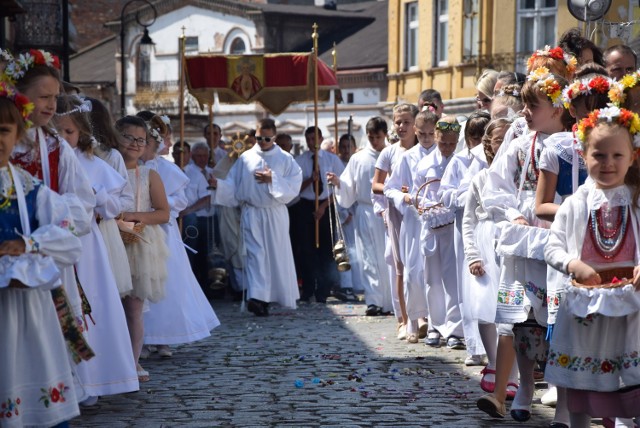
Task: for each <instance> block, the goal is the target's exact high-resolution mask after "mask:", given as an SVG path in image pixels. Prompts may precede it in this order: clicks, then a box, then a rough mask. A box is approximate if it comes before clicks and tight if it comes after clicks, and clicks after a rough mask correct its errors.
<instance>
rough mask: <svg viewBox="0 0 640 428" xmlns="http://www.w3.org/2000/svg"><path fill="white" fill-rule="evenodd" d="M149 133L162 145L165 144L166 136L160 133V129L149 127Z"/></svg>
mask: <svg viewBox="0 0 640 428" xmlns="http://www.w3.org/2000/svg"><path fill="white" fill-rule="evenodd" d="M149 134H150V135H151V136H152V137H153V139H154V140H156V141H157V142H158V144H160V147H162V145H163V144H164V138H162V136H161V135H160V131H159V130H158V129H157V128H152V127H151V126H150V127H149Z"/></svg>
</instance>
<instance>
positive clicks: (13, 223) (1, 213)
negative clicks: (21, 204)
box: [0, 185, 40, 242]
mask: <svg viewBox="0 0 640 428" xmlns="http://www.w3.org/2000/svg"><path fill="white" fill-rule="evenodd" d="M39 188H40V185H36V186H35V187H34V188H33V190H31V192H29V193H28V194H27V195H25V199H26V202H27V210H28V211H29V224H30V225H31V232H32V233H33V231H34V230H36V229H37V228H38V221H37V220H36V198H37V197H38V189H39ZM16 230H17V231H18V232H20V233H22V234H24V231H23V230H22V225H21V224H20V212H19V211H18V200H17V199H11V205H10V206H8V207H7V208H4V209H2V210H0V242H2V241H9V240H13V239H19V238H20V236H19V235H18V234H16V232H15V231H16Z"/></svg>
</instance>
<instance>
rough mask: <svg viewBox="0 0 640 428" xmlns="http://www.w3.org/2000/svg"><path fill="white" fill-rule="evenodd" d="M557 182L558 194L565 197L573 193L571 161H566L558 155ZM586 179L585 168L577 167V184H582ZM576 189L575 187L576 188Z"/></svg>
mask: <svg viewBox="0 0 640 428" xmlns="http://www.w3.org/2000/svg"><path fill="white" fill-rule="evenodd" d="M558 166H559V168H558V183H557V184H556V192H558V195H560V196H562V197H565V196H568V195H572V194H573V188H572V186H573V178H572V177H573V166H572V164H571V162H567V161H566V160H564V159H562V158H561V157H560V156H558ZM586 179H587V170H586V169H582V168H578V186H580V185H582V184H584V181H585V180H586ZM576 190H577V189H576Z"/></svg>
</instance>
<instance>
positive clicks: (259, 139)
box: [256, 135, 276, 143]
mask: <svg viewBox="0 0 640 428" xmlns="http://www.w3.org/2000/svg"><path fill="white" fill-rule="evenodd" d="M275 139H276V137H261V136H258V135H256V140H257V141H258V142H262V140H264V141H265V142H267V143H268V142H270V141H271V140H274V141H275Z"/></svg>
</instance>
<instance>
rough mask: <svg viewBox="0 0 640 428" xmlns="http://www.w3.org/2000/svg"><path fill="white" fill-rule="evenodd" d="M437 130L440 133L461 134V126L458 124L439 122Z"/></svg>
mask: <svg viewBox="0 0 640 428" xmlns="http://www.w3.org/2000/svg"><path fill="white" fill-rule="evenodd" d="M436 129H437V130H438V131H453V132H460V124H459V123H458V122H437V123H436Z"/></svg>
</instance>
